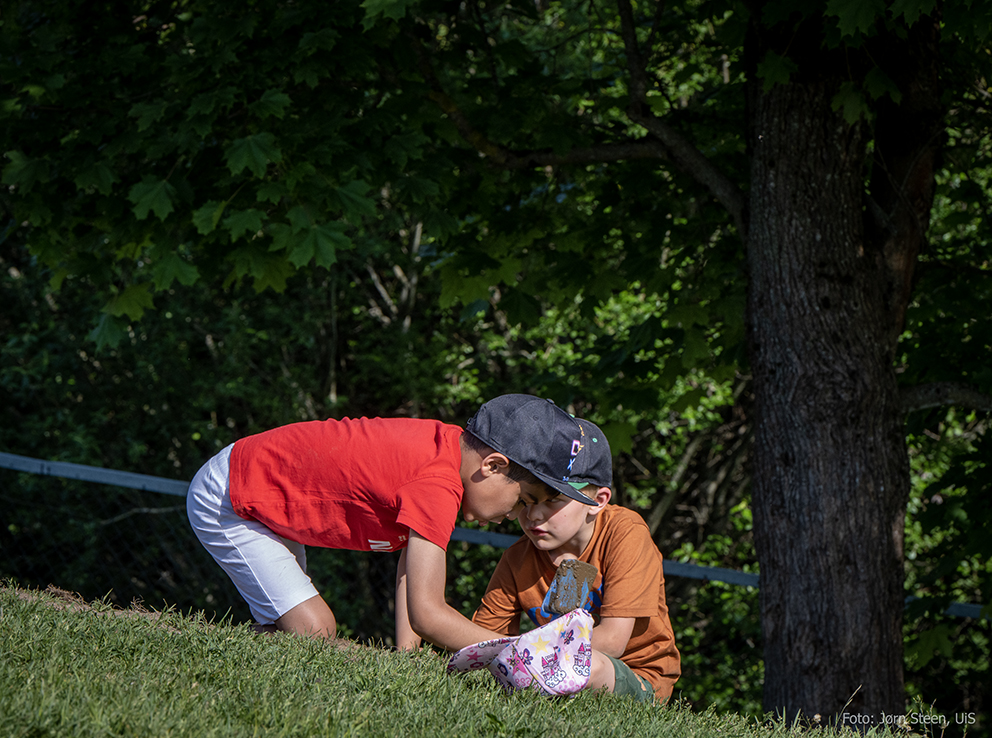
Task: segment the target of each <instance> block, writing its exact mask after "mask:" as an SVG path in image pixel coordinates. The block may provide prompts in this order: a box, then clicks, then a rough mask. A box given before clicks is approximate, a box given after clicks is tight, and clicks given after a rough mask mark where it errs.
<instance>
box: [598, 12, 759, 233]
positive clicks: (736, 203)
mask: <svg viewBox="0 0 992 738" xmlns="http://www.w3.org/2000/svg"><path fill="white" fill-rule="evenodd" d="M617 6H618V8H619V10H620V27H621V36H622V37H623V43H624V48H625V49H626V53H627V69H628V71H629V72H630V105H629V106H628V108H627V115H629V116H630V119H631V120H632V121H634V122H635V123H637V124H639V125H642V126H644V127H645V128H646V129H647V130H648V132H649V133H650V134H651V135H652V136H654V137H655V138H657V139H658V140H659V141H660V142H661V143H662V145H663V146H664V147H665V150H666V151H667V152H668V155H669V157H671V160H672V161H673V162H674V163H675V165H676V166H677V167H678V168H679V169H681V170H682V172H684V173H685V174H688V175H689V176H691V177H693V178H694V179H695V180H696V181H697V182H698V183H699V184H701V185H702V186H703V187H705V188H706V189H707V190H709V192H710V194H711V195H713V197H714V198H716V200H717V202H719V203H720V204H721V205H723V207H725V208H726V209H727V212H729V213H730V217H731V218H733V220H734V225H735V226H736V227H737V232H738V233H739V234H740V235H741V238H742V239H746V238H747V230H746V225H747V223H746V221H745V199H744V193H743V192H741V190H740V188H739V187H738V186H737V185H735V184H734V183H733V182H732V181H731V180H730V179H729V178H728V177H727V176H726V175H725V174H724V173H723V172H722V171H721V170H720V169H719V168H718V167H716V166H715V165H714V164H713V162H711V161H710V160H709V159H708V158H707V157H705V156H704V155H703V153H702V152H701V151H700V150H699V149H697V148H696V147H695V146H694V145H693V144H692V142H691V141H689V139H688V138H686V137H685V136H683V135H682V134H681V133H679V132H678V131H677V130H676V129H675V128H673V127H672V126H671V125H669V124H668V123H667V122H665V121H664V120H662V119H661V118H659V117H657V116H655V115H654V114H653V113H650V112H647V111H648V110H649V107H648V105H647V91H648V78H647V73H646V72H645V70H644V62H643V60H642V58H641V51H640V48H639V47H638V45H637V29H636V27H635V25H634V13H633V10H632V9H631V6H630V0H617Z"/></svg>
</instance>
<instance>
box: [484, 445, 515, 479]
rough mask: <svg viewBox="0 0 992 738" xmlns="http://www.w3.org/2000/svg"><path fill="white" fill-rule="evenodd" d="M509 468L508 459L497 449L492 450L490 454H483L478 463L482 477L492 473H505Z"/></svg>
mask: <svg viewBox="0 0 992 738" xmlns="http://www.w3.org/2000/svg"><path fill="white" fill-rule="evenodd" d="M509 468H510V460H509V459H508V458H507V457H506V456H504V455H503V454H501V453H499V452H498V451H493V452H492V453H491V454H487V455H486V456H483V457H482V461H481V463H480V464H479V469H480V471H481V472H482V476H484V477H489V476H492V475H493V474H506V471H507V469H509Z"/></svg>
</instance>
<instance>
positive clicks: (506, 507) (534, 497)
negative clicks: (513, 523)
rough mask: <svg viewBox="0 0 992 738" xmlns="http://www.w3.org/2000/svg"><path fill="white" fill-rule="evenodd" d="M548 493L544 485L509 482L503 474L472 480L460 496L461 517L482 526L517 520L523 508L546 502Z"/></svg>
mask: <svg viewBox="0 0 992 738" xmlns="http://www.w3.org/2000/svg"><path fill="white" fill-rule="evenodd" d="M549 492H550V490H549V489H548V488H547V486H545V485H544V484H528V483H526V482H511V481H509V480H508V479H507V478H506V477H505V476H504V475H503V474H494V475H491V476H487V477H485V478H484V479H477V480H473V481H470V482H469V483H468V484H466V485H465V494H464V495H462V517H463V518H465V520H469V521H471V520H475V521H478V522H480V523H482V524H483V525H485V524H486V523H499V522H500V521H502V520H503V519H504V518H509V519H510V520H516V518H517V515H518V514H519V513H520V511H521V510H522V509H524V507H525V506H526V505H534V504H537V503H540V502H543V501H544V500H547V499H548V494H549Z"/></svg>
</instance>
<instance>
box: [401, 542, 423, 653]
mask: <svg viewBox="0 0 992 738" xmlns="http://www.w3.org/2000/svg"><path fill="white" fill-rule="evenodd" d="M406 599H407V598H406V549H405V548H404V549H403V551H402V552H401V553H400V561H399V564H397V566H396V600H395V603H396V648H397V650H399V651H412V650H413V649H415V648H418V647H419V646H420V636H418V635H417V634H416V633H415V632H414V630H413V627H411V625H410V613H409V610H408V609H407V604H406Z"/></svg>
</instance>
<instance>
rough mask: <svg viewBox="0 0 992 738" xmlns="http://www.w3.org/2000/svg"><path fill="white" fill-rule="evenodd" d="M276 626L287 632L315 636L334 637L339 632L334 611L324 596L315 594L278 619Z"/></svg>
mask: <svg viewBox="0 0 992 738" xmlns="http://www.w3.org/2000/svg"><path fill="white" fill-rule="evenodd" d="M276 627H277V628H278V629H279V630H281V631H284V632H287V633H296V634H298V635H306V636H311V637H313V638H327V639H329V640H331V639H333V638H334V637H335V636H336V634H337V621H336V620H335V619H334V613H333V612H331V608H330V607H328V606H327V603H326V602H324V598H323V597H321V596H320V595H315V596H314V597H311V598H310V599H309V600H305V601H304V602H301V603H300V604H299V605H297V606H296V607H294V608H293V609H292V610H290V611H289V612H287V613H286V614H285V615H283V616H282V617H281V618H279V619H278V620H276Z"/></svg>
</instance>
